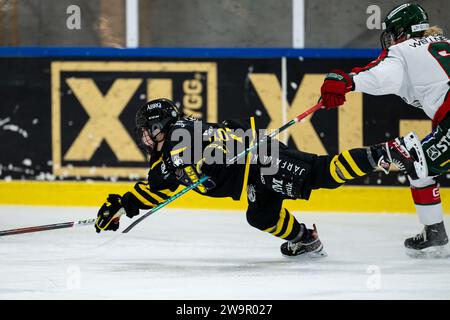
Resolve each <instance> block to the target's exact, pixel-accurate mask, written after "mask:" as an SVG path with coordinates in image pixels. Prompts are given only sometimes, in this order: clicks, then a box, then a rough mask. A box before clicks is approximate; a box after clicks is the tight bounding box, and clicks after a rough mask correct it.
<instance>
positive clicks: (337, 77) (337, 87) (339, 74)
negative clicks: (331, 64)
mask: <svg viewBox="0 0 450 320" xmlns="http://www.w3.org/2000/svg"><path fill="white" fill-rule="evenodd" d="M352 88H353V80H352V79H351V78H350V76H349V75H348V74H346V73H345V72H344V71H342V70H338V69H333V70H331V71H330V73H328V74H327V75H326V77H325V81H324V82H323V84H322V87H321V88H320V93H321V98H322V103H323V105H324V106H325V108H326V109H327V110H329V109H332V108H337V107H339V106H340V105H342V104H344V102H345V94H346V93H347V92H349V91H351V90H352Z"/></svg>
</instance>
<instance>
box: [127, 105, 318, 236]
mask: <svg viewBox="0 0 450 320" xmlns="http://www.w3.org/2000/svg"><path fill="white" fill-rule="evenodd" d="M321 107H322V101H320V102H319V103H317V104H316V105H315V106H314V107H311V108H310V109H308V110H306V111H305V112H303V113H302V114H300V115H298V116H297V117H295V118H294V119H292V120H291V121H289V122H288V123H286V124H284V125H283V126H282V127H280V128H278V129H276V130H274V131H272V132H271V133H270V134H269V135H266V136H264V137H262V138H261V139H260V140H259V141H258V142H257V143H255V144H254V145H253V146H251V147H248V148H247V149H245V150H244V151H242V152H241V153H239V154H237V155H236V156H235V157H233V158H231V159H230V160H229V162H228V165H230V164H232V163H233V162H235V161H236V160H238V159H240V158H242V157H244V156H246V155H247V154H248V153H249V152H252V151H253V150H254V149H256V148H257V147H258V145H260V144H262V143H265V142H266V141H268V140H270V139H272V138H273V137H275V136H276V135H277V134H279V133H280V132H282V131H284V130H286V129H287V128H289V127H290V126H292V125H294V124H296V123H297V122H300V121H301V120H302V119H304V118H306V117H307V116H309V115H310V114H312V113H314V112H315V111H317V110H319V109H320V108H321ZM208 179H209V177H208V176H203V177H201V178H200V179H199V180H198V181H197V182H195V183H193V184H191V185H189V186H187V187H186V188H184V189H183V190H181V191H180V192H178V193H177V194H174V195H173V196H172V197H170V198H169V199H167V200H166V201H164V202H162V203H160V204H159V205H157V206H156V207H154V208H153V209H151V210H150V211H148V212H146V213H145V214H143V215H142V216H140V217H139V218H138V219H137V220H135V221H134V222H133V223H131V224H130V225H129V226H128V227H127V228H126V229H125V230H123V231H122V233H128V232H129V231H130V230H131V229H133V228H134V227H135V226H136V225H137V224H138V223H139V222H141V221H142V220H144V219H145V218H147V217H148V216H150V215H151V214H153V213H155V212H156V211H158V210H159V209H161V208H162V207H165V206H166V205H168V204H169V203H171V202H172V201H174V200H175V199H178V198H179V197H181V196H182V195H183V194H185V193H186V192H188V191H189V190H192V189H195V188H196V187H197V186H199V185H200V184H202V183H203V182H205V181H206V180H208Z"/></svg>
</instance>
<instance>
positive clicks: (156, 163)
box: [150, 156, 162, 170]
mask: <svg viewBox="0 0 450 320" xmlns="http://www.w3.org/2000/svg"><path fill="white" fill-rule="evenodd" d="M161 161H162V156H161V157H160V158H159V159H158V160H156V161H155V163H153V164H152V166H151V167H150V170H152V169H153V168H154V167H156V166H157V165H158V163H160V162H161Z"/></svg>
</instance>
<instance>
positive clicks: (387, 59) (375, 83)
mask: <svg viewBox="0 0 450 320" xmlns="http://www.w3.org/2000/svg"><path fill="white" fill-rule="evenodd" d="M395 49H396V48H393V50H389V51H388V50H384V51H383V52H382V53H381V54H380V56H379V57H378V59H376V60H374V61H372V62H371V63H369V64H368V65H367V66H365V67H356V68H353V69H352V72H351V73H349V74H347V73H346V72H344V71H342V70H338V69H334V70H331V71H330V73H328V74H327V75H326V77H325V80H324V83H323V84H322V87H321V99H322V102H323V105H324V106H325V107H326V108H327V109H331V108H336V107H338V106H340V105H342V104H344V102H345V94H346V93H347V92H350V91H356V92H364V93H368V94H372V95H385V94H398V92H399V90H400V88H401V86H402V82H403V76H404V66H403V63H402V59H401V56H400V54H399V53H398V52H396V51H397V50H395Z"/></svg>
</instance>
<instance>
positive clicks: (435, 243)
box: [405, 113, 450, 256]
mask: <svg viewBox="0 0 450 320" xmlns="http://www.w3.org/2000/svg"><path fill="white" fill-rule="evenodd" d="M422 148H423V150H424V154H425V158H426V162H427V166H428V171H429V175H430V176H438V175H440V174H444V173H446V172H447V171H448V170H449V169H450V113H447V115H446V116H445V117H444V118H443V120H442V121H441V122H440V123H439V124H438V125H437V126H436V128H434V129H433V132H432V133H431V134H430V135H428V136H427V137H426V138H425V139H423V141H422ZM411 192H412V197H413V200H414V204H415V207H416V212H417V214H418V215H419V221H420V222H421V223H422V224H423V225H424V229H423V231H422V232H421V233H419V234H417V235H416V236H414V237H411V238H408V239H406V240H405V246H406V248H408V251H407V252H408V254H410V255H421V254H422V253H428V252H430V251H431V252H434V253H433V254H436V255H438V256H439V255H442V254H446V253H445V252H444V250H442V249H443V248H441V246H443V245H445V244H447V243H448V236H447V233H446V231H445V226H444V219H443V210H442V205H441V198H440V193H439V185H438V184H437V182H436V180H435V179H433V178H432V177H428V178H426V179H421V180H416V181H412V180H411Z"/></svg>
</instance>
